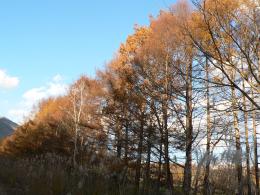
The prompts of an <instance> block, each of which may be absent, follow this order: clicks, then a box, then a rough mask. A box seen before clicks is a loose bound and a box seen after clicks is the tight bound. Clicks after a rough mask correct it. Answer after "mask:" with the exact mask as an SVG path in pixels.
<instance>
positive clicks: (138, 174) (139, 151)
mask: <svg viewBox="0 0 260 195" xmlns="http://www.w3.org/2000/svg"><path fill="white" fill-rule="evenodd" d="M143 132H144V113H143V112H142V116H141V124H140V132H139V136H138V137H139V143H138V149H137V160H136V174H135V186H136V189H137V190H138V191H139V183H140V177H141V163H142V152H143Z"/></svg>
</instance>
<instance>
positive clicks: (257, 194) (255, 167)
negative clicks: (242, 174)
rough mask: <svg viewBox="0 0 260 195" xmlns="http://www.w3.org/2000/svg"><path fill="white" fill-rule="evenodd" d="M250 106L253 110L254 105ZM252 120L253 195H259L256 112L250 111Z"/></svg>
mask: <svg viewBox="0 0 260 195" xmlns="http://www.w3.org/2000/svg"><path fill="white" fill-rule="evenodd" d="M251 105H252V109H254V105H253V104H251ZM252 120H253V136H254V161H255V166H254V169H255V183H256V189H255V191H256V192H255V194H256V195H259V169H258V152H257V132H256V111H255V110H253V111H252Z"/></svg>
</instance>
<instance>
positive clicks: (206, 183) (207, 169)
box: [203, 59, 211, 195]
mask: <svg viewBox="0 0 260 195" xmlns="http://www.w3.org/2000/svg"><path fill="white" fill-rule="evenodd" d="M208 81H209V65H208V60H207V59H206V96H207V146H206V167H205V175H204V192H203V194H204V195H209V194H210V181H209V174H210V161H211V149H210V142H211V124H210V99H209V82H208Z"/></svg>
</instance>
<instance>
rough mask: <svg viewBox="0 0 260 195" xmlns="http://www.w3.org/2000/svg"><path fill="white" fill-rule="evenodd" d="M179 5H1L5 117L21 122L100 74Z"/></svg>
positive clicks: (52, 1)
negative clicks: (84, 78) (136, 33)
mask: <svg viewBox="0 0 260 195" xmlns="http://www.w3.org/2000/svg"><path fill="white" fill-rule="evenodd" d="M173 2H174V0H124V1H119V0H109V1H108V0H103V1H101V0H95V1H87V0H85V1H83V0H82V1H80V0H73V1H72V0H38V1H35V0H31V1H29V0H23V1H21V0H16V1H13V0H10V1H0V29H1V30H0V93H1V96H0V107H1V109H0V115H1V116H7V117H9V118H10V119H12V120H14V121H16V122H21V121H22V119H23V115H28V113H29V111H31V108H32V105H33V104H35V103H36V102H37V101H39V100H40V99H42V98H45V97H48V96H51V95H54V96H55V95H57V94H62V93H64V89H65V88H66V86H67V85H68V84H69V83H71V82H73V81H74V80H76V79H77V78H78V76H80V75H81V74H87V75H90V76H93V75H95V71H96V69H100V68H102V67H103V66H104V64H105V63H106V62H108V61H109V60H110V59H111V58H112V57H113V55H114V53H115V52H116V51H117V49H118V47H119V45H120V43H121V42H124V41H125V39H126V37H127V35H129V34H131V33H132V32H133V26H134V24H139V25H147V24H149V15H153V16H156V15H157V14H158V13H159V10H160V9H166V8H167V6H169V5H171V4H172V3H173Z"/></svg>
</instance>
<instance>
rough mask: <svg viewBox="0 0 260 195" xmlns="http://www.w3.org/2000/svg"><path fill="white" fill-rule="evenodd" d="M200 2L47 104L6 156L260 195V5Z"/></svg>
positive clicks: (168, 16) (120, 177)
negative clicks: (66, 159)
mask: <svg viewBox="0 0 260 195" xmlns="http://www.w3.org/2000/svg"><path fill="white" fill-rule="evenodd" d="M193 3H194V7H190V6H189V5H188V3H186V2H182V1H181V2H179V3H177V4H175V5H173V6H172V7H171V9H170V10H168V11H161V12H160V14H159V15H158V17H156V18H151V22H150V25H149V26H148V27H144V26H136V27H135V32H134V34H132V35H130V36H129V37H128V38H127V40H126V42H125V43H123V44H122V45H121V46H120V48H119V51H118V53H117V55H116V56H115V57H114V59H112V60H111V62H110V63H108V64H107V66H106V68H105V70H102V71H99V72H98V73H97V78H96V79H90V78H87V77H85V76H82V77H81V78H80V79H79V80H77V81H76V82H75V83H74V84H73V85H71V87H70V88H69V90H68V93H67V95H65V96H63V97H59V98H50V99H48V100H45V101H43V102H42V103H41V104H40V105H39V108H38V110H37V111H36V114H35V116H34V118H33V120H31V121H29V122H27V123H26V124H24V125H23V126H22V127H20V128H19V129H18V130H17V132H16V133H15V134H14V135H13V136H11V137H10V138H8V139H6V140H5V141H4V143H3V146H2V150H3V151H4V152H6V153H10V154H16V155H18V154H20V155H24V154H30V155H31V154H34V153H39V152H41V153H42V152H46V151H48V152H55V153H60V154H63V155H64V154H65V155H68V156H71V157H72V159H73V164H74V166H77V165H79V164H82V163H86V162H88V163H90V164H96V165H97V164H99V165H100V164H102V163H103V164H105V165H106V166H107V167H109V168H110V169H111V170H113V173H115V179H116V181H117V182H118V183H119V184H120V183H124V182H125V183H126V182H127V181H129V182H130V183H131V184H133V185H134V186H135V189H136V190H137V192H140V193H149V190H153V189H156V190H157V191H158V193H159V191H160V190H161V189H162V188H166V189H167V190H168V191H169V193H170V194H174V192H175V193H177V192H179V193H180V191H179V190H180V186H182V191H183V192H184V194H187V195H188V194H192V193H193V194H197V193H203V194H213V193H221V194H224V193H226V194H235V193H237V194H243V193H244V192H245V191H247V194H253V193H255V194H259V170H258V150H257V147H258V144H257V128H259V125H258V123H259V120H260V119H259V111H260V97H259V92H260V61H259V57H260V51H259V47H260V46H259V44H260V37H259V34H260V32H259V27H260V10H259V9H260V7H259V6H260V2H258V1H253V0H237V1H233V0H204V1H200V2H197V1H194V2H193ZM107 157H108V158H114V157H116V158H115V159H116V160H114V161H109V163H110V164H109V166H108V165H107V163H104V161H105V159H107ZM220 161H222V162H220ZM106 162H107V161H106ZM112 164H113V165H116V167H117V168H115V167H113V166H112ZM243 165H246V166H245V171H244V168H243V167H244V166H243ZM253 166H254V168H253ZM223 171H224V172H226V171H229V172H230V173H233V174H231V175H230V176H226V178H225V179H224V178H223V177H225V176H224V175H223ZM219 173H220V175H219ZM221 173H222V175H221ZM223 180H226V181H227V182H225V183H223Z"/></svg>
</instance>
